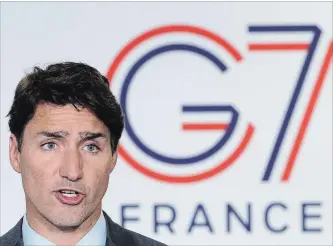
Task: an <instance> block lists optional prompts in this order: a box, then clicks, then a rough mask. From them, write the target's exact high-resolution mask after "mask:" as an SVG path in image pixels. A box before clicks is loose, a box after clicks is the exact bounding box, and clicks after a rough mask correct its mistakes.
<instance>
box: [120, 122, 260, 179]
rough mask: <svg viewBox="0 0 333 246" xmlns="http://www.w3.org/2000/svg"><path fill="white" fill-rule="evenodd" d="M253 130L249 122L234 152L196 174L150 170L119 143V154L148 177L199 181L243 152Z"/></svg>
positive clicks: (232, 161) (230, 162) (220, 169)
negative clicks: (216, 164) (174, 174)
mask: <svg viewBox="0 0 333 246" xmlns="http://www.w3.org/2000/svg"><path fill="white" fill-rule="evenodd" d="M253 132H254V126H253V125H251V124H249V125H248V128H247V130H246V133H245V135H244V137H243V139H242V141H241V142H240V144H239V145H238V147H237V148H236V149H235V150H234V152H233V153H232V154H231V155H230V156H229V157H228V158H227V159H226V160H224V161H222V162H221V163H220V164H218V166H216V167H215V168H213V169H210V170H208V171H205V172H203V173H200V174H196V175H188V176H171V175H165V174H162V173H158V172H155V171H152V170H150V169H148V168H146V167H144V166H143V165H141V164H140V163H138V162H137V161H136V160H134V159H133V158H132V157H131V156H130V155H129V154H128V153H127V151H126V150H125V149H124V147H122V146H121V145H119V154H120V156H121V157H122V158H124V160H125V161H126V162H127V163H129V164H130V165H131V166H132V167H133V168H135V169H136V170H138V171H139V172H141V173H143V174H144V175H146V176H148V177H150V178H153V179H157V180H161V181H164V182H168V183H191V182H197V181H201V180H204V179H207V178H210V177H212V176H214V175H216V174H218V173H220V172H221V171H223V170H224V169H226V168H228V167H230V166H231V165H232V164H233V163H234V162H235V161H236V159H237V158H239V156H240V155H241V154H242V153H243V152H244V150H245V148H246V146H247V145H248V143H249V141H250V140H251V137H252V135H253Z"/></svg>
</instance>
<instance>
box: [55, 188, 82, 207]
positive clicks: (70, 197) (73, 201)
mask: <svg viewBox="0 0 333 246" xmlns="http://www.w3.org/2000/svg"><path fill="white" fill-rule="evenodd" d="M55 196H56V198H57V199H58V200H59V201H60V202H61V203H63V204H67V205H77V204H79V203H80V202H81V201H82V200H83V198H84V195H83V194H82V193H80V192H77V191H74V190H58V191H57V192H55Z"/></svg>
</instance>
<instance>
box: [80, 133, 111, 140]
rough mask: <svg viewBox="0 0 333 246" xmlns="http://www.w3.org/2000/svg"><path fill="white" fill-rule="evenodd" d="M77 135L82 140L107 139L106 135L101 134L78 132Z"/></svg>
mask: <svg viewBox="0 0 333 246" xmlns="http://www.w3.org/2000/svg"><path fill="white" fill-rule="evenodd" d="M79 135H80V137H81V139H82V140H91V139H95V138H100V137H101V138H105V139H107V136H106V134H104V133H102V132H80V133H79Z"/></svg>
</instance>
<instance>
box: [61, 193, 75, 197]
mask: <svg viewBox="0 0 333 246" xmlns="http://www.w3.org/2000/svg"><path fill="white" fill-rule="evenodd" d="M62 195H63V196H65V197H76V196H77V194H75V193H74V194H73V193H72V194H68V193H62Z"/></svg>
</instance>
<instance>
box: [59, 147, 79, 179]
mask: <svg viewBox="0 0 333 246" xmlns="http://www.w3.org/2000/svg"><path fill="white" fill-rule="evenodd" d="M62 162H63V163H62V164H61V167H60V170H59V174H60V176H61V177H63V178H67V179H69V180H70V181H76V180H79V179H81V178H82V175H83V162H82V156H81V154H80V151H79V150H76V149H68V150H66V153H65V155H64V158H63V160H62Z"/></svg>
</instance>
